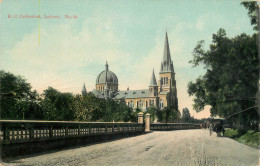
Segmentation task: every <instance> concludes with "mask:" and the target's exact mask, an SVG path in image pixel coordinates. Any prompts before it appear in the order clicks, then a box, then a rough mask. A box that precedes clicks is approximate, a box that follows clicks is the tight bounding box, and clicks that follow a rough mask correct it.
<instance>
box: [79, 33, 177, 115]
mask: <svg viewBox="0 0 260 166" xmlns="http://www.w3.org/2000/svg"><path fill="white" fill-rule="evenodd" d="M86 93H87V91H86V87H85V84H84V86H83V89H82V94H83V95H84V94H86ZM90 93H92V94H94V95H95V96H96V97H98V98H103V99H114V100H119V101H122V102H125V103H126V104H127V105H128V106H129V107H132V108H140V109H142V110H145V109H146V108H148V107H151V106H155V107H157V108H159V109H163V108H165V107H168V108H169V107H175V108H176V109H178V98H177V88H176V80H175V72H174V67H173V62H172V60H171V54H170V48H169V42H168V36H167V33H166V35H165V43H164V52H163V60H162V62H161V70H160V73H159V80H158V84H157V81H156V78H155V74H154V70H153V71H152V77H151V82H150V85H149V86H148V89H144V90H129V88H127V90H126V91H119V90H118V78H117V76H116V75H115V73H113V72H112V71H110V70H109V67H108V64H107V62H106V65H105V70H104V71H102V72H101V73H100V74H99V75H98V76H97V79H96V89H94V90H93V91H91V92H90Z"/></svg>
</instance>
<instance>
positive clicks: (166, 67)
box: [161, 32, 174, 72]
mask: <svg viewBox="0 0 260 166" xmlns="http://www.w3.org/2000/svg"><path fill="white" fill-rule="evenodd" d="M172 64H173V63H172V60H171V53H170V48H169V42H168V35H167V32H166V34H165V41H164V51H163V60H162V65H161V72H174V70H173V66H172Z"/></svg>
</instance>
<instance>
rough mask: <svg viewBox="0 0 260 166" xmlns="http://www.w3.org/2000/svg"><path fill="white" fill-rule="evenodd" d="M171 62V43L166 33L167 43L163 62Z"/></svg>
mask: <svg viewBox="0 0 260 166" xmlns="http://www.w3.org/2000/svg"><path fill="white" fill-rule="evenodd" d="M170 60H171V55H170V48H169V42H168V35H167V32H166V34H165V41H164V51H163V62H168V61H170Z"/></svg>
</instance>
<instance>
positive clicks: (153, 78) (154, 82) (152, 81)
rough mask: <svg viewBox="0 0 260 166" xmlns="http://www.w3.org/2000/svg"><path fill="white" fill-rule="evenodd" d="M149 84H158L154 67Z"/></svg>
mask: <svg viewBox="0 0 260 166" xmlns="http://www.w3.org/2000/svg"><path fill="white" fill-rule="evenodd" d="M149 86H157V82H156V78H155V75H154V69H153V73H152V78H151V82H150V85H149Z"/></svg>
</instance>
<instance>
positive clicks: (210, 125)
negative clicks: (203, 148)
mask: <svg viewBox="0 0 260 166" xmlns="http://www.w3.org/2000/svg"><path fill="white" fill-rule="evenodd" d="M209 133H210V136H211V134H212V133H213V125H212V123H210V124H209Z"/></svg>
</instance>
